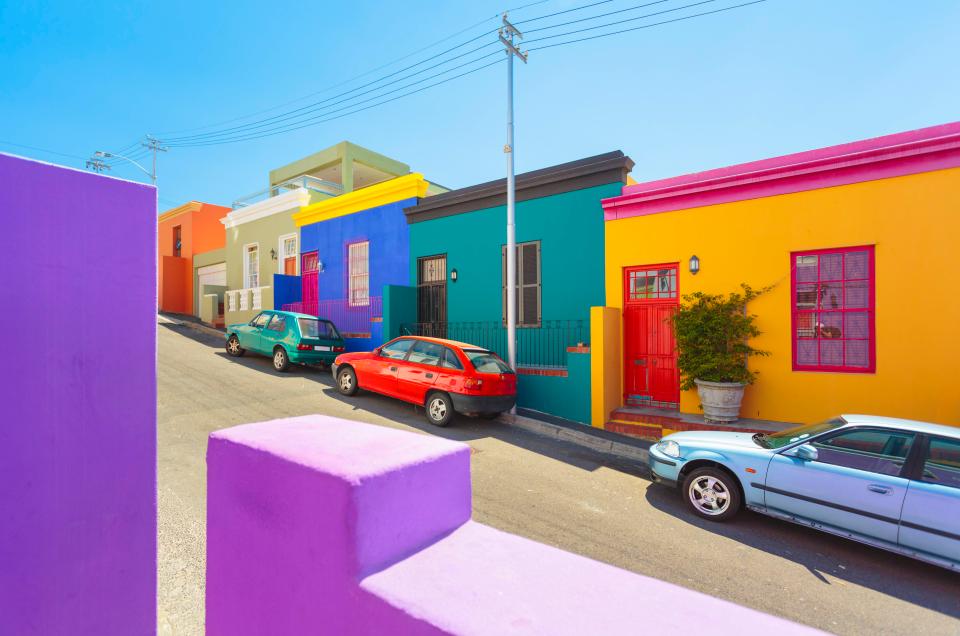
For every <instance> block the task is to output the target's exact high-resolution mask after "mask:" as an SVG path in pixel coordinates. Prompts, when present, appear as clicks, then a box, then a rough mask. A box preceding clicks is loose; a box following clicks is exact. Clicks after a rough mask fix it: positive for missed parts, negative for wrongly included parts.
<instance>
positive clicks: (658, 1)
mask: <svg viewBox="0 0 960 636" xmlns="http://www.w3.org/2000/svg"><path fill="white" fill-rule="evenodd" d="M664 2H670V0H655V1H654V2H647V3H646V4H638V5H636V6H634V7H627V8H626V9H618V10H616V11H609V12H607V13H598V14H597V15H591V16H589V17H586V18H580V19H579V20H570V21H569V22H561V23H560V24H551V25H550V26H545V27H539V28H536V29H527V30H524V34H525V35H529V34H530V33H536V32H537V31H547V30H549V29H557V28H560V27H562V26H567V25H570V24H577V23H578V22H589V21H590V20H599V19H600V18H605V17H607V16H610V15H617V14H618V13H626V12H627V11H636V10H638V9H645V8H646V7H652V6H653V5H655V4H663V3H664Z"/></svg>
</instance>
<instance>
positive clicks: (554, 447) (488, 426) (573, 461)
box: [160, 324, 649, 478]
mask: <svg viewBox="0 0 960 636" xmlns="http://www.w3.org/2000/svg"><path fill="white" fill-rule="evenodd" d="M160 326H162V327H165V328H167V329H169V330H170V331H173V332H175V333H177V334H179V335H181V336H183V337H185V338H189V339H190V340H193V341H195V342H197V343H199V344H202V345H204V346H206V347H209V348H210V349H211V350H213V351H212V353H213V354H214V355H216V356H218V357H220V358H223V359H224V360H227V361H229V362H230V363H231V364H238V365H240V366H242V367H244V368H247V369H250V370H252V371H257V372H259V373H263V374H265V375H269V376H273V377H275V378H281V379H284V378H299V379H302V380H306V381H309V382H315V383H317V385H319V386H318V389H319V390H320V391H321V392H322V393H323V394H324V395H325V396H326V397H328V398H330V399H333V400H337V401H338V402H341V403H343V404H346V405H348V406H349V407H350V408H351V409H352V410H353V411H356V412H366V413H371V414H374V415H379V416H380V417H384V418H387V419H389V420H392V421H395V422H399V423H402V424H404V425H406V426H409V427H411V428H414V429H417V430H419V431H421V432H423V433H426V434H429V435H434V436H436V437H442V438H444V439H450V440H454V441H458V442H464V443H468V442H470V441H473V440H478V439H488V438H492V439H497V440H500V441H502V442H504V443H507V444H511V445H513V446H516V447H519V448H523V449H525V450H528V451H530V452H534V453H538V454H540V455H543V456H545V457H549V458H551V459H555V460H557V461H561V462H563V463H565V464H568V465H570V466H574V467H575V468H578V469H580V470H584V471H588V472H593V471H595V470H598V469H600V468H609V469H612V470H617V471H619V472H622V473H625V474H629V475H633V476H636V477H643V478H646V477H647V476H648V475H649V470H648V468H647V467H646V465H645V464H642V463H639V462H633V461H630V460H627V459H623V458H621V457H618V456H615V455H611V454H608V453H603V452H600V451H595V450H591V449H589V448H584V447H582V446H578V445H576V444H573V443H571V442H567V441H565V440H560V439H557V438H554V437H547V436H544V435H537V434H535V433H532V432H529V431H526V430H523V429H520V428H517V427H514V426H510V425H509V424H505V423H503V422H499V421H496V420H493V421H490V420H481V419H478V418H473V417H467V416H463V415H457V416H455V417H454V420H453V421H452V422H451V423H450V425H449V426H448V427H446V428H440V427H437V426H433V425H432V424H430V423H428V422H427V421H426V418H425V415H424V412H423V408H422V407H420V406H415V405H413V404H409V403H407V402H402V401H400V400H397V399H394V398H390V397H386V396H383V395H378V394H376V393H370V392H368V391H363V390H361V391H360V392H359V393H358V394H357V395H355V396H353V397H345V396H342V395H340V393H339V392H338V391H337V390H336V388H335V387H334V379H333V376H332V374H331V373H330V370H329V369H328V368H321V367H313V366H309V367H305V366H300V365H292V366H291V367H290V369H289V370H287V371H285V372H279V371H277V370H276V369H274V368H273V363H272V360H271V359H270V358H268V357H267V356H262V355H258V354H254V353H250V352H247V353H246V354H245V355H243V356H241V357H238V358H234V357H232V356H230V355H228V354H227V352H226V350H225V347H224V340H223V339H221V338H219V337H217V336H215V335H213V334H209V333H206V332H202V331H198V330H196V329H191V328H190V327H187V326H183V325H168V324H161V325H160Z"/></svg>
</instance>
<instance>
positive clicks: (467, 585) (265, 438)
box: [206, 415, 818, 636]
mask: <svg viewBox="0 0 960 636" xmlns="http://www.w3.org/2000/svg"><path fill="white" fill-rule="evenodd" d="M470 510H471V495H470V452H469V447H468V446H466V445H464V444H460V443H457V442H451V441H447V440H443V439H439V438H435V437H432V436H429V435H418V434H414V433H406V432H403V431H397V430H393V429H388V428H383V427H379V426H372V425H368V424H360V423H357V422H350V421H347V420H339V419H336V418H331V417H326V416H321V415H311V416H306V417H298V418H290V419H283V420H274V421H271V422H262V423H259V424H247V425H244V426H238V427H235V428H230V429H225V430H221V431H218V432H216V433H213V434H212V435H211V436H210V443H209V446H208V450H207V588H206V590H207V633H208V634H210V635H211V636H218V635H221V634H230V635H231V636H234V635H236V636H243V635H246V634H251V635H253V634H314V633H317V634H319V633H324V634H371V635H372V634H423V635H427V634H430V635H432V634H491V635H494V634H495V635H498V636H499V635H502V634H531V635H532V634H560V635H563V634H571V635H574V634H576V635H578V636H580V635H583V634H637V633H647V632H650V633H654V632H656V633H675V634H691V633H692V634H696V633H737V634H739V635H741V636H749V635H752V634H757V635H760V634H764V635H766V634H778V635H780V634H813V633H818V632H816V631H815V630H812V629H809V628H806V627H802V626H799V625H796V624H793V623H790V622H787V621H784V620H782V619H779V618H774V617H772V616H768V615H766V614H761V613H759V612H755V611H753V610H749V609H746V608H743V607H739V606H737V605H734V604H732V603H728V602H726V601H721V600H718V599H716V598H713V597H710V596H706V595H704V594H700V593H698V592H693V591H690V590H686V589H683V588H680V587H677V586H674V585H670V584H668V583H664V582H662V581H657V580H655V579H651V578H647V577H644V576H640V575H637V574H633V573H631V572H627V571H625V570H621V569H619V568H615V567H612V566H609V565H605V564H603V563H599V562H597V561H591V560H590V559H586V558H584V557H580V556H576V555H573V554H570V553H567V552H564V551H562V550H558V549H556V548H551V547H549V546H545V545H542V544H539V543H536V542H533V541H529V540H527V539H523V538H521V537H517V536H514V535H510V534H507V533H504V532H500V531H499V530H494V529H493V528H489V527H487V526H484V525H481V524H479V523H475V522H473V521H471V520H470Z"/></svg>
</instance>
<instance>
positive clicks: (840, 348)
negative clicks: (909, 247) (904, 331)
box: [791, 245, 876, 373]
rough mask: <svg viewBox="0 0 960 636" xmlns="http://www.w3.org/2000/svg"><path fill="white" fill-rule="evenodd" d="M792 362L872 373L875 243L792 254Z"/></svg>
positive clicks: (795, 365) (796, 365)
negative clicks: (873, 244)
mask: <svg viewBox="0 0 960 636" xmlns="http://www.w3.org/2000/svg"><path fill="white" fill-rule="evenodd" d="M791 269H792V276H791V279H792V287H793V293H792V297H793V298H792V300H793V310H792V315H793V368H794V370H796V371H842V372H850V373H872V372H873V371H874V370H875V369H876V347H875V340H874V251H873V246H872V245H869V246H864V247H849V248H839V249H828V250H815V251H808V252H794V253H793V254H792V255H791Z"/></svg>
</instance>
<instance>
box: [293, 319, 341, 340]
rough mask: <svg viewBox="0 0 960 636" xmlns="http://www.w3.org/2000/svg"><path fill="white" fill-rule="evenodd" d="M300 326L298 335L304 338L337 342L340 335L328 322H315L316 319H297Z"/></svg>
mask: <svg viewBox="0 0 960 636" xmlns="http://www.w3.org/2000/svg"><path fill="white" fill-rule="evenodd" d="M297 323H298V324H299V325H300V335H301V336H303V337H304V338H328V339H331V340H339V339H340V334H339V333H338V332H337V328H336V327H334V326H333V323H332V322H330V321H329V320H317V319H316V318H297Z"/></svg>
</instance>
